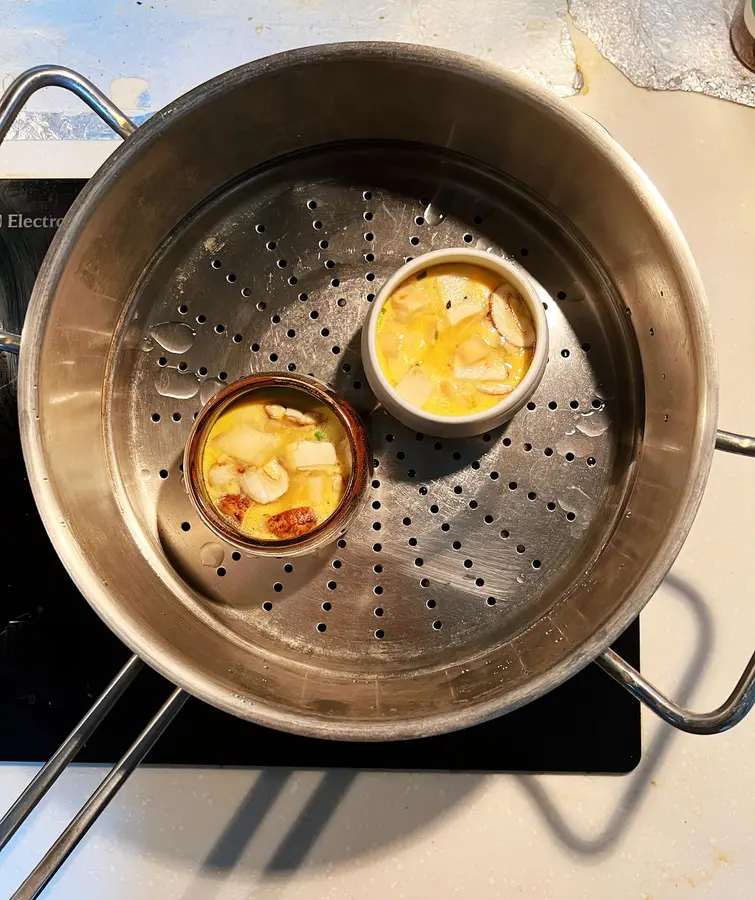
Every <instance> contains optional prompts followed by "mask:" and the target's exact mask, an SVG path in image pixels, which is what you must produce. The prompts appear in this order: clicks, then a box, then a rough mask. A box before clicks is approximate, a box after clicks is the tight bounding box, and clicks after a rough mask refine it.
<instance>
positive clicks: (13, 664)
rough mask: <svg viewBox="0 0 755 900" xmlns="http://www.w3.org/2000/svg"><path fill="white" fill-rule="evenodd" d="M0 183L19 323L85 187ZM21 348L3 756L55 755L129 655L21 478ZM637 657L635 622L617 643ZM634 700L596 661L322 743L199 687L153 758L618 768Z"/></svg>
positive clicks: (629, 752) (0, 290) (14, 324)
mask: <svg viewBox="0 0 755 900" xmlns="http://www.w3.org/2000/svg"><path fill="white" fill-rule="evenodd" d="M84 183H85V182H84V181H73V180H46V179H33V180H24V179H18V180H7V181H2V182H0V326H2V327H4V328H6V329H8V330H19V329H20V328H21V325H22V322H23V315H24V312H25V309H26V305H27V303H28V299H29V296H30V294H31V289H32V286H33V284H34V279H35V276H36V273H37V271H38V270H39V266H40V265H41V262H42V259H43V257H44V254H45V252H46V250H47V248H48V246H49V244H50V241H51V240H52V238H53V236H54V234H55V231H56V228H57V226H58V224H59V221H60V219H61V218H62V217H63V216H64V215H65V213H66V211H67V209H68V208H69V206H70V205H71V203H72V202H73V200H74V199H75V197H76V195H77V194H78V192H79V191H80V190H81V188H82V187H83V185H84ZM16 375H17V362H16V360H15V359H13V358H11V357H9V356H7V354H4V353H0V461H1V463H2V472H3V486H4V502H3V513H2V515H3V522H2V525H1V526H0V528H1V529H2V540H3V550H4V552H3V555H2V559H3V563H2V567H1V568H0V585H1V586H2V587H1V588H0V723H2V724H0V761H7V762H30V761H34V762H37V761H43V760H46V759H47V758H48V757H49V756H50V755H51V754H52V753H53V751H54V750H55V749H56V748H57V746H58V745H59V743H60V742H61V740H62V739H63V738H64V737H65V736H66V734H67V733H68V732H69V731H70V730H71V728H72V727H73V726H74V725H75V724H76V722H77V721H78V720H79V718H80V717H81V716H82V715H83V714H84V713H85V712H86V710H87V709H88V708H89V706H90V705H91V703H92V701H93V700H94V699H95V698H96V697H97V696H98V694H99V693H100V692H101V691H102V689H103V688H104V687H105V685H106V684H107V683H108V682H109V681H110V679H111V678H112V677H113V675H114V674H115V673H116V671H117V670H118V669H119V667H120V666H121V665H122V663H123V662H125V660H126V659H127V658H128V656H129V652H128V651H127V649H126V648H125V647H124V646H123V644H121V642H120V641H119V640H118V639H117V638H116V637H115V636H114V635H113V634H111V632H110V631H109V630H108V628H107V627H106V626H105V625H104V624H103V623H102V622H101V621H100V620H99V618H98V617H97V616H96V615H95V613H94V612H93V611H92V610H91V609H90V607H89V605H88V604H87V602H86V601H85V600H84V598H83V597H82V596H81V595H80V594H79V592H78V591H77V589H76V588H75V586H74V585H73V583H72V581H71V579H70V578H69V577H68V575H67V573H66V571H65V569H64V568H63V566H62V564H61V563H60V561H59V560H58V557H57V555H56V554H55V551H54V550H53V548H52V545H51V544H50V541H49V539H48V538H47V535H46V533H45V530H44V528H43V526H42V523H41V521H40V519H39V515H38V514H37V510H36V507H35V505H34V500H33V498H32V494H31V490H30V487H29V484H28V481H27V478H26V471H25V468H24V463H23V458H22V454H21V446H20V440H19V436H18V427H17V421H16V414H17V407H16V384H15V382H16ZM615 646H616V649H617V650H618V651H619V652H620V653H621V654H622V655H623V656H624V657H626V659H628V660H629V661H630V662H631V663H632V664H634V665H638V664H639V623H638V622H635V623H634V624H633V625H632V626H631V627H630V628H629V629H628V630H627V631H626V632H625V634H624V635H623V636H622V637H621V639H620V640H619V641H617V643H616V645H615ZM169 690H170V685H168V683H167V682H166V681H165V680H164V679H163V678H161V677H160V676H159V675H157V674H156V673H154V672H152V671H145V672H143V673H142V674H141V675H139V677H138V678H137V680H136V682H135V684H133V685H132V686H131V688H130V689H129V691H128V692H127V693H126V695H125V696H124V697H123V698H122V699H121V700H120V701H119V703H118V704H117V706H116V707H115V709H114V710H113V711H112V712H111V713H110V715H109V716H108V717H107V719H106V720H105V722H104V723H103V725H101V726H100V728H99V730H98V731H97V732H96V734H95V735H94V737H93V738H92V739H91V740H90V742H89V743H88V744H87V746H86V747H85V748H84V749H83V751H82V752H81V754H80V755H79V757H78V760H79V761H82V762H113V761H114V760H116V759H117V758H118V757H119V756H120V755H121V754H122V753H123V751H124V750H125V749H126V748H127V747H128V745H129V744H130V743H131V741H132V740H133V739H134V737H135V736H136V734H137V733H138V732H139V731H140V730H141V728H142V727H143V726H144V724H145V723H146V721H147V720H148V719H149V718H150V717H151V715H152V714H153V713H154V712H155V711H156V709H157V707H158V706H159V704H160V703H161V702H162V700H163V699H164V698H165V697H166V696H167V694H168V693H169ZM640 753H641V748H640V710H639V705H638V704H637V703H636V702H635V701H634V700H633V699H632V698H631V697H630V696H629V695H628V694H627V693H626V692H625V691H622V690H621V689H620V688H619V687H618V686H617V685H615V684H614V683H613V682H612V681H611V680H610V679H609V678H608V677H607V676H606V675H605V674H604V673H603V672H601V671H600V670H599V669H598V668H597V667H596V666H588V667H587V668H586V669H585V670H584V671H582V672H581V673H579V674H578V675H577V676H576V677H575V678H573V679H571V681H569V682H568V683H566V684H564V685H562V686H561V687H559V688H558V689H557V690H555V691H553V692H551V693H550V694H549V695H547V696H546V697H543V698H541V699H540V700H538V701H536V702H535V703H531V704H529V705H528V706H526V707H524V708H522V709H520V710H517V711H516V712H514V713H511V714H510V715H508V716H504V717H502V718H499V719H496V720H494V721H492V722H488V723H486V724H484V725H479V726H477V727H474V728H469V729H467V730H465V731H460V732H456V733H454V734H450V735H444V736H440V737H433V738H425V739H423V740H415V741H402V742H398V743H374V744H353V743H340V742H332V741H321V740H315V739H310V738H302V737H296V736H293V735H288V734H283V733H280V732H276V731H271V730H269V729H266V728H262V727H259V726H256V725H252V724H250V723H248V722H243V721H241V720H239V719H235V718H233V717H232V716H229V715H227V714H226V713H222V712H219V711H217V710H215V709H214V708H212V707H209V706H207V705H206V704H204V703H202V702H201V701H199V700H194V699H191V700H190V701H189V702H188V703H187V704H186V706H185V707H184V708H183V709H182V710H181V712H180V713H179V714H178V716H177V717H176V719H175V720H174V721H173V723H172V724H171V725H170V726H169V728H168V730H167V731H166V732H165V734H164V735H163V736H162V738H161V739H160V741H159V742H158V743H157V745H156V746H155V748H154V749H153V750H152V751H151V753H150V754H149V756H148V757H147V762H151V763H162V764H182V765H227V766H292V767H296V768H305V769H306V768H330V767H347V768H358V769H377V770H392V769H395V770H404V771H417V772H419V771H427V770H443V771H468V772H471V771H475V772H478V771H490V772H495V771H528V772H597V773H601V772H605V773H620V772H627V771H630V770H631V769H632V768H634V767H635V766H636V765H637V763H638V762H639V760H640Z"/></svg>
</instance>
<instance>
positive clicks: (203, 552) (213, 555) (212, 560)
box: [199, 541, 225, 569]
mask: <svg viewBox="0 0 755 900" xmlns="http://www.w3.org/2000/svg"><path fill="white" fill-rule="evenodd" d="M224 556H225V550H223V548H222V547H221V546H220V544H215V543H213V542H212V541H209V542H208V543H206V544H202V546H201V547H200V549H199V558H200V559H201V560H202V565H203V566H209V567H210V568H213V569H217V567H218V566H219V565H220V564H221V563H222V562H223V557H224Z"/></svg>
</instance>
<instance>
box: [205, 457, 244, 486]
mask: <svg viewBox="0 0 755 900" xmlns="http://www.w3.org/2000/svg"><path fill="white" fill-rule="evenodd" d="M241 471H242V472H243V469H242V470H241ZM240 474H241V472H240V471H239V468H238V467H237V466H235V465H234V464H233V463H232V462H225V463H215V465H214V466H211V467H210V471H209V472H208V473H207V483H208V484H209V485H210V487H213V488H226V489H228V488H230V487H232V486H234V485H235V486H236V490H238V478H239V475H240Z"/></svg>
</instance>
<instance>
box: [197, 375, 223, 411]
mask: <svg viewBox="0 0 755 900" xmlns="http://www.w3.org/2000/svg"><path fill="white" fill-rule="evenodd" d="M224 387H225V385H224V384H223V382H222V381H218V379H217V378H210V379H208V380H207V381H204V382H202V387H200V389H199V402H200V403H201V404H202V406H204V405H205V403H208V402H209V401H210V400H212V398H213V397H214V396H215V394H217V392H218V391H219V390H221V389H222V388H224Z"/></svg>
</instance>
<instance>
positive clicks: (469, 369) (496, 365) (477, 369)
mask: <svg viewBox="0 0 755 900" xmlns="http://www.w3.org/2000/svg"><path fill="white" fill-rule="evenodd" d="M510 368H511V367H510V366H509V365H508V364H507V363H505V362H503V361H501V360H499V359H496V360H486V361H485V362H482V363H478V364H477V365H474V366H454V375H455V376H456V377H457V378H459V379H461V380H462V381H499V382H504V381H506V379H507V378H508V377H509V374H510Z"/></svg>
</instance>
